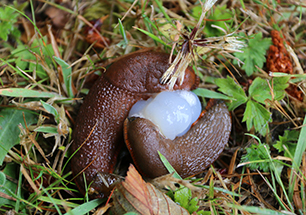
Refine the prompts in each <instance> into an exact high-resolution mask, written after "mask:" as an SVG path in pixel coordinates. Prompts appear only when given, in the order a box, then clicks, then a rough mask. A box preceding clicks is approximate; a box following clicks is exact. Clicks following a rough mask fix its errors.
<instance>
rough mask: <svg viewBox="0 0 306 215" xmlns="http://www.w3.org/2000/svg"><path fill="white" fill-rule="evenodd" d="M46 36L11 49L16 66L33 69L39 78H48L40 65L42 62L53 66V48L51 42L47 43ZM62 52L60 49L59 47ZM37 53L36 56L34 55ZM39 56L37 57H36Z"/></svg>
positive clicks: (31, 70) (27, 69) (28, 69)
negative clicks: (28, 44)
mask: <svg viewBox="0 0 306 215" xmlns="http://www.w3.org/2000/svg"><path fill="white" fill-rule="evenodd" d="M47 43H48V39H47V37H46V36H45V37H43V38H39V39H34V40H33V43H32V44H31V47H28V46H26V45H23V44H19V45H18V46H17V48H16V49H14V50H13V51H12V55H13V57H15V58H17V59H16V62H15V63H16V66H17V67H19V68H20V69H21V70H24V71H25V72H33V71H35V72H36V74H37V76H38V77H39V78H40V79H45V78H48V77H49V76H48V74H47V73H46V71H45V69H44V67H43V66H42V65H41V64H42V62H44V66H49V67H50V68H51V66H52V64H53V65H54V66H55V64H54V61H53V59H52V57H53V56H54V50H53V48H52V44H47ZM59 51H60V52H62V49H59ZM36 55H37V56H36ZM38 56H39V57H38Z"/></svg>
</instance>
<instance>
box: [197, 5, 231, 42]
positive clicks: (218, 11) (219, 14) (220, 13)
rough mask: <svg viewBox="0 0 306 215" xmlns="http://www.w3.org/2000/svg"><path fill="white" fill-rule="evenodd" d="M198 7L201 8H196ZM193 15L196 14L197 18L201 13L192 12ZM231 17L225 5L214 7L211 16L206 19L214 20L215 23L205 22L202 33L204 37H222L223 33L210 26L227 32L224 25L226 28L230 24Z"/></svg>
mask: <svg viewBox="0 0 306 215" xmlns="http://www.w3.org/2000/svg"><path fill="white" fill-rule="evenodd" d="M198 7H201V6H198ZM198 10H199V9H198ZM201 10H202V9H201ZM195 13H197V14H198V17H199V16H201V13H199V12H197V11H194V10H193V14H195ZM232 17H233V14H232V12H231V11H230V10H229V9H227V8H226V5H223V6H220V5H216V6H215V7H214V10H213V11H212V14H211V15H210V16H209V17H208V19H209V20H215V21H207V22H206V24H205V28H204V33H205V35H206V37H216V36H221V35H224V32H223V31H221V30H220V29H218V28H215V27H212V26H211V25H216V26H218V27H220V28H223V29H224V30H227V27H226V25H225V23H226V24H227V26H228V25H229V24H230V23H231V22H232V20H231V19H232ZM227 19H228V20H227ZM218 20H222V21H218ZM223 20H226V21H223Z"/></svg>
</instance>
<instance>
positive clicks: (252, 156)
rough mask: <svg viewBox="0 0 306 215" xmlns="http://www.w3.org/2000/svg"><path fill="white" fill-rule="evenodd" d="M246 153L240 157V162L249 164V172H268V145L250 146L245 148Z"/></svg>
mask: <svg viewBox="0 0 306 215" xmlns="http://www.w3.org/2000/svg"><path fill="white" fill-rule="evenodd" d="M246 151H247V153H246V154H245V155H244V156H242V158H241V160H242V162H243V163H245V162H250V163H249V164H247V166H248V167H249V168H250V169H251V170H256V169H260V170H262V171H264V172H268V171H269V168H270V164H269V163H270V160H269V154H270V147H269V145H268V144H263V143H260V142H259V143H258V145H257V144H252V145H251V146H250V147H248V148H246Z"/></svg>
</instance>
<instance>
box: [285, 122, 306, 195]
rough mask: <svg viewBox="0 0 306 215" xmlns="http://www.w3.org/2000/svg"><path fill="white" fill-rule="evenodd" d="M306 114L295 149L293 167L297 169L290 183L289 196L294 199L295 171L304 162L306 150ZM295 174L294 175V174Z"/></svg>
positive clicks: (291, 176)
mask: <svg viewBox="0 0 306 215" xmlns="http://www.w3.org/2000/svg"><path fill="white" fill-rule="evenodd" d="M305 137H306V116H304V121H303V126H302V129H301V132H300V135H299V139H298V143H297V146H296V149H295V153H294V158H293V162H292V163H293V169H294V170H295V171H291V175H290V179H291V180H290V185H289V191H288V192H289V196H290V199H292V196H293V191H294V187H295V180H296V177H297V176H296V174H294V172H299V167H300V165H301V162H302V157H303V154H304V152H305V150H306V138H305ZM293 174H294V175H293Z"/></svg>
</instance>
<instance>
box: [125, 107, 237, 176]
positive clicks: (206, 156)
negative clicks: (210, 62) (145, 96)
mask: <svg viewBox="0 0 306 215" xmlns="http://www.w3.org/2000/svg"><path fill="white" fill-rule="evenodd" d="M124 130H125V132H124V136H125V137H124V138H125V140H126V143H127V146H128V149H129V151H130V153H131V155H132V158H133V160H134V163H135V165H136V166H137V168H138V169H139V170H140V171H141V172H142V173H143V174H144V175H146V176H147V177H150V178H155V177H158V176H161V175H165V174H167V173H168V171H167V170H166V168H165V167H164V165H163V163H162V162H161V160H160V158H159V155H158V152H157V151H159V152H160V153H161V154H162V155H164V156H165V157H166V159H167V160H168V161H169V163H170V164H171V165H172V166H173V167H174V169H175V170H176V171H177V172H178V173H179V174H180V175H181V176H182V177H183V178H185V177H187V176H191V175H195V174H198V173H201V172H202V171H204V169H205V168H206V167H207V166H208V165H210V164H212V163H213V162H214V161H215V160H216V159H217V158H218V157H219V155H220V154H221V152H222V151H223V149H224V146H225V144H226V143H227V141H228V139H229V135H230V131H231V118H230V113H229V111H228V109H227V107H226V105H225V104H224V103H217V104H215V105H214V106H213V107H211V108H209V109H208V110H207V112H206V113H205V114H204V116H203V117H202V118H200V119H199V120H198V121H197V123H196V124H195V125H194V126H192V127H191V129H190V130H189V131H188V132H187V133H186V134H184V135H183V136H181V137H176V138H175V139H174V140H169V139H166V138H165V137H164V136H163V135H162V134H161V133H160V132H159V130H158V128H157V126H155V125H154V124H153V123H152V122H151V121H149V120H147V119H144V118H135V117H132V118H128V119H126V120H125V123H124ZM143 161H146V162H143Z"/></svg>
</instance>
